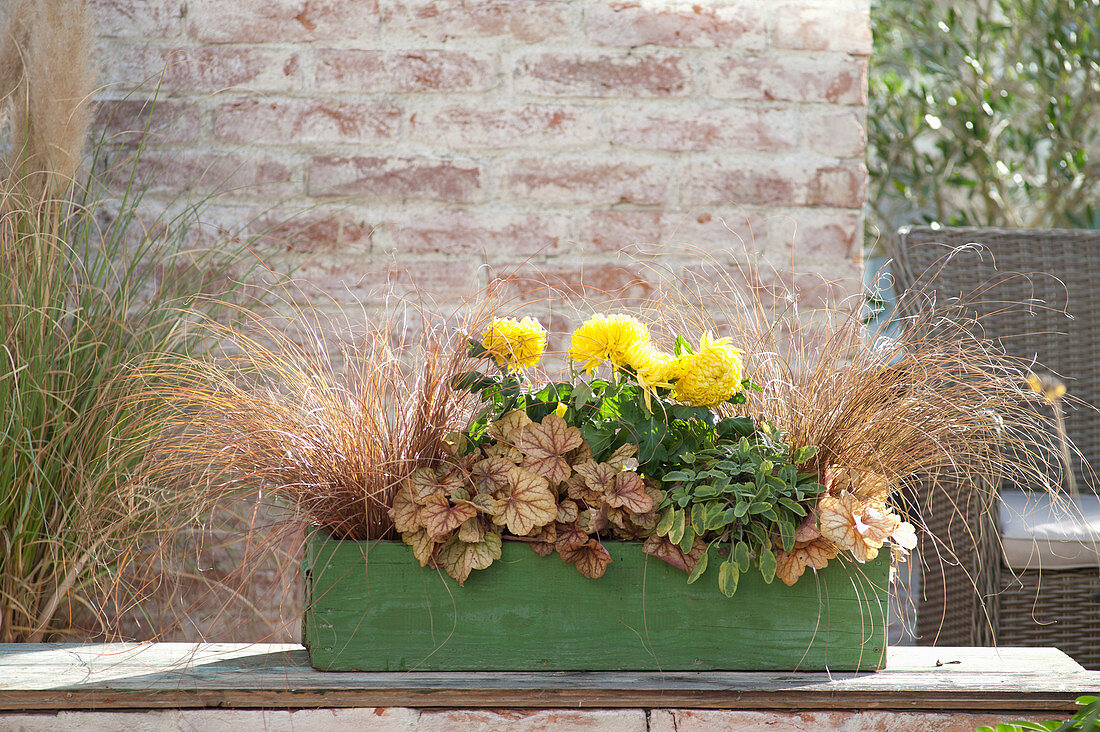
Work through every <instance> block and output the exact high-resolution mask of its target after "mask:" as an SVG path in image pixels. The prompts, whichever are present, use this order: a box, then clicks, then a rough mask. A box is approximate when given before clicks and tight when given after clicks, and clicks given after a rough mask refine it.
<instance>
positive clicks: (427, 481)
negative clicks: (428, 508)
mask: <svg viewBox="0 0 1100 732" xmlns="http://www.w3.org/2000/svg"><path fill="white" fill-rule="evenodd" d="M439 487H440V486H439V478H438V476H437V475H436V472H435V469H434V468H417V469H416V470H414V471H413V473H412V475H411V476H409V488H410V489H411V491H412V497H413V500H414V501H416V502H417V503H419V504H423V503H424V500H425V499H426V498H427V497H428V496H430V495H432V494H433V493H438V492H439Z"/></svg>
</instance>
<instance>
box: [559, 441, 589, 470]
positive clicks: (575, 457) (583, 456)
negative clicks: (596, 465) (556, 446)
mask: <svg viewBox="0 0 1100 732" xmlns="http://www.w3.org/2000/svg"><path fill="white" fill-rule="evenodd" d="M565 459H566V460H568V461H569V464H570V465H577V464H579V463H583V462H587V461H589V460H591V459H592V448H590V447H589V446H588V442H587V441H586V440H583V439H582V440H581V445H580V447H578V448H576V449H575V450H571V451H570V452H569V454H568V455H566V456H565Z"/></svg>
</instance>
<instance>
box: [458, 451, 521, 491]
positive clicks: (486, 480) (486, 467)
mask: <svg viewBox="0 0 1100 732" xmlns="http://www.w3.org/2000/svg"><path fill="white" fill-rule="evenodd" d="M518 470H519V468H517V467H516V464H515V463H514V462H513V461H511V460H508V459H507V458H503V457H490V458H485V459H484V460H481V461H478V462H476V463H474V465H473V468H471V470H470V476H471V477H472V478H473V481H474V489H475V490H476V491H477V492H478V493H494V492H496V491H498V490H500V489H501V488H505V487H507V486H509V485H511V484H512V483H514V482H515V481H516V473H517V471H518Z"/></svg>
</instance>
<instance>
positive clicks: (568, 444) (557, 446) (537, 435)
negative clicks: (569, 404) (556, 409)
mask: <svg viewBox="0 0 1100 732" xmlns="http://www.w3.org/2000/svg"><path fill="white" fill-rule="evenodd" d="M582 442H583V440H582V439H581V432H580V430H578V429H577V428H576V427H570V426H569V425H568V424H566V422H565V420H564V419H562V418H561V417H559V416H558V415H556V414H550V415H547V416H546V418H545V419H543V420H542V423H541V424H530V425H527V426H526V427H524V428H523V429H521V430H519V431H518V433H517V436H516V439H515V442H514V444H515V446H516V448H517V449H519V451H520V452H522V453H523V467H524V468H525V469H527V470H530V471H531V472H533V473H537V474H538V475H541V476H543V477H544V478H546V479H547V480H549V481H550V482H552V483H563V482H565V481H566V480H568V478H569V475H570V473H571V472H572V469H571V468H570V466H569V461H568V460H566V458H565V456H566V455H567V454H568V453H569V452H570V451H572V450H574V449H576V448H578V447H580V445H581V443H582Z"/></svg>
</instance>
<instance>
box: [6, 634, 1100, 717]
mask: <svg viewBox="0 0 1100 732" xmlns="http://www.w3.org/2000/svg"><path fill="white" fill-rule="evenodd" d="M955 661H957V662H958V663H955ZM937 662H939V663H941V664H943V665H939V666H937V665H936V664H937ZM1097 691H1100V672H1091V671H1085V670H1084V669H1082V668H1081V667H1080V666H1078V665H1077V664H1076V663H1074V662H1073V660H1072V659H1070V658H1069V657H1068V656H1066V655H1065V654H1063V653H1061V652H1060V651H1057V650H1055V649H1035V648H1002V649H989V648H967V649H957V648H893V649H890V658H889V662H888V667H887V670H884V671H879V672H876V673H862V674H851V673H848V674H832V675H831V676H830V675H829V674H825V673H778V672H706V673H698V672H677V673H649V672H590V673H575V672H556V673H531V672H528V673H520V672H515V673H488V672H461V673H443V672H433V673H425V672H418V673H325V672H320V671H316V670H314V669H312V668H311V667H310V666H309V662H308V659H307V657H306V655H305V652H304V650H303V649H302V648H301V647H300V646H291V645H263V644H257V645H229V644H226V645H189V644H148V645H123V644H117V645H115V644H112V645H88V646H79V645H47V644H41V645H0V709H8V710H11V709H39V710H45V709H89V708H96V709H155V708H168V707H179V708H201V707H234V708H271V707H282V708H318V707H351V706H412V707H516V708H552V707H571V708H580V707H587V708H595V707H642V708H662V707H663V708H672V707H690V708H711V709H771V710H784V709H801V710H813V709H820V710H830V709H832V710H843V709H851V710H860V709H901V710H998V711H1005V712H1013V713H1020V714H1022V713H1025V712H1042V711H1056V710H1058V711H1066V710H1071V709H1072V708H1073V700H1074V699H1075V698H1076V697H1077V696H1079V695H1081V694H1085V693H1096V692H1097Z"/></svg>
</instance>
